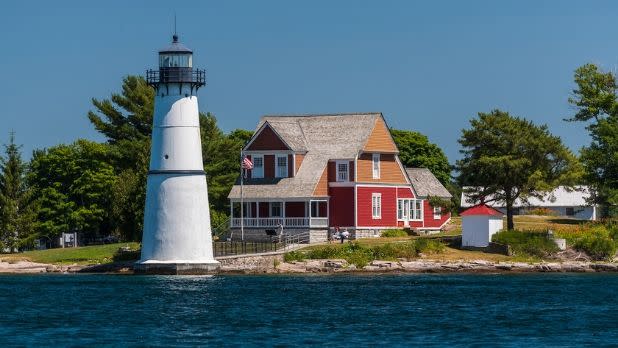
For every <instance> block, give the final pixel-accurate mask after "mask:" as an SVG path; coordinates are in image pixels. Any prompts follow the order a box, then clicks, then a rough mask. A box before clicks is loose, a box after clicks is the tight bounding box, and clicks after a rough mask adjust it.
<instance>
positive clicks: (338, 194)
mask: <svg viewBox="0 0 618 348" xmlns="http://www.w3.org/2000/svg"><path fill="white" fill-rule="evenodd" d="M329 192H330V206H329V215H330V225H331V226H332V227H352V226H354V188H353V187H330V188H329Z"/></svg>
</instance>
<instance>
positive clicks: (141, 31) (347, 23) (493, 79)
mask: <svg viewBox="0 0 618 348" xmlns="http://www.w3.org/2000/svg"><path fill="white" fill-rule="evenodd" d="M174 12H176V13H177V17H178V32H179V34H180V37H181V41H183V42H184V43H185V44H186V45H188V46H189V47H191V48H192V49H193V50H194V52H195V56H194V66H197V67H204V68H206V69H207V71H208V83H209V84H208V86H206V88H204V89H202V90H200V93H199V97H200V108H201V109H202V110H203V111H210V112H213V113H214V114H215V115H216V116H217V118H218V120H219V124H220V126H221V127H222V128H223V129H224V130H225V131H229V130H232V129H234V128H245V129H253V128H254V127H255V124H256V123H257V121H258V118H259V117H260V116H261V115H263V114H273V113H274V114H284V113H335V112H349V111H381V112H383V113H384V114H385V116H386V118H387V121H388V122H389V125H390V126H392V127H395V128H400V129H412V130H416V131H419V132H422V133H424V134H426V135H427V136H429V138H430V140H431V141H432V142H435V143H437V144H438V145H439V146H441V147H442V148H443V149H444V151H445V152H446V154H447V155H448V157H449V159H450V160H451V161H454V160H455V159H456V158H458V156H459V155H458V151H459V146H458V143H457V138H459V136H460V134H461V129H462V128H465V127H468V120H469V119H470V118H472V117H474V116H475V115H476V113H477V112H479V111H489V110H491V109H494V108H500V109H503V110H507V111H509V112H511V113H512V114H515V115H518V116H523V117H526V118H529V119H531V120H533V121H535V122H537V123H547V124H548V125H549V127H550V130H551V131H552V132H553V133H555V134H557V135H560V136H561V137H562V138H563V140H564V142H565V143H566V144H567V145H568V146H570V147H571V148H572V149H573V150H574V151H578V150H579V148H580V147H581V146H582V145H585V144H586V143H587V142H588V137H587V135H586V134H585V132H584V131H583V125H581V124H569V123H566V122H564V121H562V119H563V118H564V117H566V116H569V115H571V114H572V113H573V110H572V109H571V108H570V107H569V105H568V103H567V98H568V96H569V94H570V92H571V90H572V89H573V70H574V69H575V68H577V67H578V66H580V65H582V64H585V63H587V62H592V63H596V64H599V65H601V66H602V67H603V68H605V69H608V70H610V69H611V70H615V69H616V66H617V65H618V39H617V38H618V27H617V26H616V21H617V18H618V2H613V1H557V0H556V1H539V0H534V1H521V0H519V1H455V0H453V1H423V2H421V1H352V0H350V1H330V0H319V1H316V0H312V1H304V2H301V1H283V0H281V1H266V0H265V1H97V2H86V1H62V2H58V1H40V2H32V1H27V0H26V1H11V2H7V3H3V5H2V9H1V11H0V44H1V45H2V46H3V47H2V49H1V50H0V52H2V63H3V64H2V66H3V69H2V78H1V80H0V81H1V83H0V107H1V109H0V110H1V111H0V117H1V120H2V123H1V124H2V125H1V126H0V141H1V142H6V141H7V139H8V133H9V131H11V130H14V131H16V133H17V141H18V142H19V143H22V144H24V152H25V157H27V158H29V157H30V152H31V151H32V150H33V149H35V148H41V147H49V146H52V145H55V144H58V143H63V142H64V143H66V142H72V141H74V140H75V139H77V138H80V137H82V138H88V139H93V140H102V138H101V137H100V136H99V135H98V134H97V133H96V132H95V131H94V130H93V128H92V126H91V125H90V123H89V121H88V119H87V117H86V113H87V111H88V110H90V109H91V108H92V107H91V104H90V98H92V97H95V98H107V97H109V96H110V94H111V93H113V92H116V91H119V90H120V84H121V80H122V78H123V76H126V75H129V74H143V73H144V71H145V70H146V69H147V68H153V67H155V66H156V64H157V60H156V52H157V50H158V49H159V48H161V47H163V46H165V45H166V44H167V43H168V42H169V41H170V37H171V34H172V28H173V14H174Z"/></svg>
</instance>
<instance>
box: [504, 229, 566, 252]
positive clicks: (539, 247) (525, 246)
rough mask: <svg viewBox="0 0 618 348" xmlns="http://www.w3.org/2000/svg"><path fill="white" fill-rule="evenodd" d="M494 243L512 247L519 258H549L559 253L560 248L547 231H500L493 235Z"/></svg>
mask: <svg viewBox="0 0 618 348" xmlns="http://www.w3.org/2000/svg"><path fill="white" fill-rule="evenodd" d="M492 241H494V242H496V243H501V244H507V245H510V246H511V250H513V254H515V255H518V256H534V257H541V258H543V257H547V256H549V255H551V254H552V253H555V252H557V251H558V246H557V245H556V243H554V241H553V240H551V239H549V238H548V237H547V232H545V231H525V232H524V231H517V230H513V231H506V230H505V231H500V232H498V233H496V234H494V235H493V237H492Z"/></svg>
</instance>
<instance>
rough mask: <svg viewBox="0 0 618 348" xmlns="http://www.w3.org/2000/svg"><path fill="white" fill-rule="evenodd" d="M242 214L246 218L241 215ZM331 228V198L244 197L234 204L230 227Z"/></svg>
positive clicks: (234, 201) (231, 208)
mask: <svg viewBox="0 0 618 348" xmlns="http://www.w3.org/2000/svg"><path fill="white" fill-rule="evenodd" d="M241 216H242V218H241ZM241 225H243V226H244V227H246V228H278V227H284V228H307V227H310V228H311V227H316V228H327V227H328V199H308V200H302V201H299V200H294V201H292V200H283V199H282V200H268V201H258V200H244V202H243V205H242V209H241V203H240V200H232V201H231V204H230V227H232V228H240V227H241Z"/></svg>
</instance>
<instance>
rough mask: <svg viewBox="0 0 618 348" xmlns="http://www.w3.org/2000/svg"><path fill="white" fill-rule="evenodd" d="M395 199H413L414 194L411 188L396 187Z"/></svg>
mask: <svg viewBox="0 0 618 348" xmlns="http://www.w3.org/2000/svg"><path fill="white" fill-rule="evenodd" d="M397 198H414V193H413V192H412V189H411V188H408V187H398V188H397Z"/></svg>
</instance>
